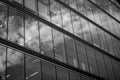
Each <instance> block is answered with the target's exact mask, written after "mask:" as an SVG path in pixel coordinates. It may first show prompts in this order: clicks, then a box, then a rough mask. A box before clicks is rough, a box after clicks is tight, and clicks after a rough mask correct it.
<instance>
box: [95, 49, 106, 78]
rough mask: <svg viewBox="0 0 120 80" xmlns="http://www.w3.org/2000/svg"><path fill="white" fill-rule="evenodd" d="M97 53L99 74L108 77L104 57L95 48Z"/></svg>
mask: <svg viewBox="0 0 120 80" xmlns="http://www.w3.org/2000/svg"><path fill="white" fill-rule="evenodd" d="M95 54H96V59H97V64H98V70H99V76H101V77H104V78H107V75H106V66H105V63H104V57H103V55H102V54H101V53H100V52H98V51H96V50H95Z"/></svg>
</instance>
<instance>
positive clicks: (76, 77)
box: [70, 72, 80, 80]
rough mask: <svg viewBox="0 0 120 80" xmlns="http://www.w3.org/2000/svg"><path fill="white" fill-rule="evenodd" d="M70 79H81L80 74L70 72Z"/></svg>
mask: <svg viewBox="0 0 120 80" xmlns="http://www.w3.org/2000/svg"><path fill="white" fill-rule="evenodd" d="M70 80H80V74H79V73H75V72H70Z"/></svg>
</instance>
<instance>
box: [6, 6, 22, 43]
mask: <svg viewBox="0 0 120 80" xmlns="http://www.w3.org/2000/svg"><path fill="white" fill-rule="evenodd" d="M8 40H10V41H12V42H14V43H16V44H19V45H24V27H23V15H22V12H20V11H18V10H16V9H14V8H11V7H10V8H9V19H8Z"/></svg>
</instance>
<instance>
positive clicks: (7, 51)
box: [5, 5, 9, 80]
mask: <svg viewBox="0 0 120 80" xmlns="http://www.w3.org/2000/svg"><path fill="white" fill-rule="evenodd" d="M8 21H9V5H7V30H6V32H7V33H6V39H7V40H8ZM7 55H8V47H6V64H5V65H6V66H5V67H6V69H5V80H7Z"/></svg>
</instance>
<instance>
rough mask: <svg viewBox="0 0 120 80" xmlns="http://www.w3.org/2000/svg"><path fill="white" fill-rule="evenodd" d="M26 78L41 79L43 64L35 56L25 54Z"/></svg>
mask: <svg viewBox="0 0 120 80" xmlns="http://www.w3.org/2000/svg"><path fill="white" fill-rule="evenodd" d="M25 66H26V71H25V72H26V77H25V78H26V80H41V64H40V60H38V59H36V58H35V57H32V56H29V55H26V56H25Z"/></svg>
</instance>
